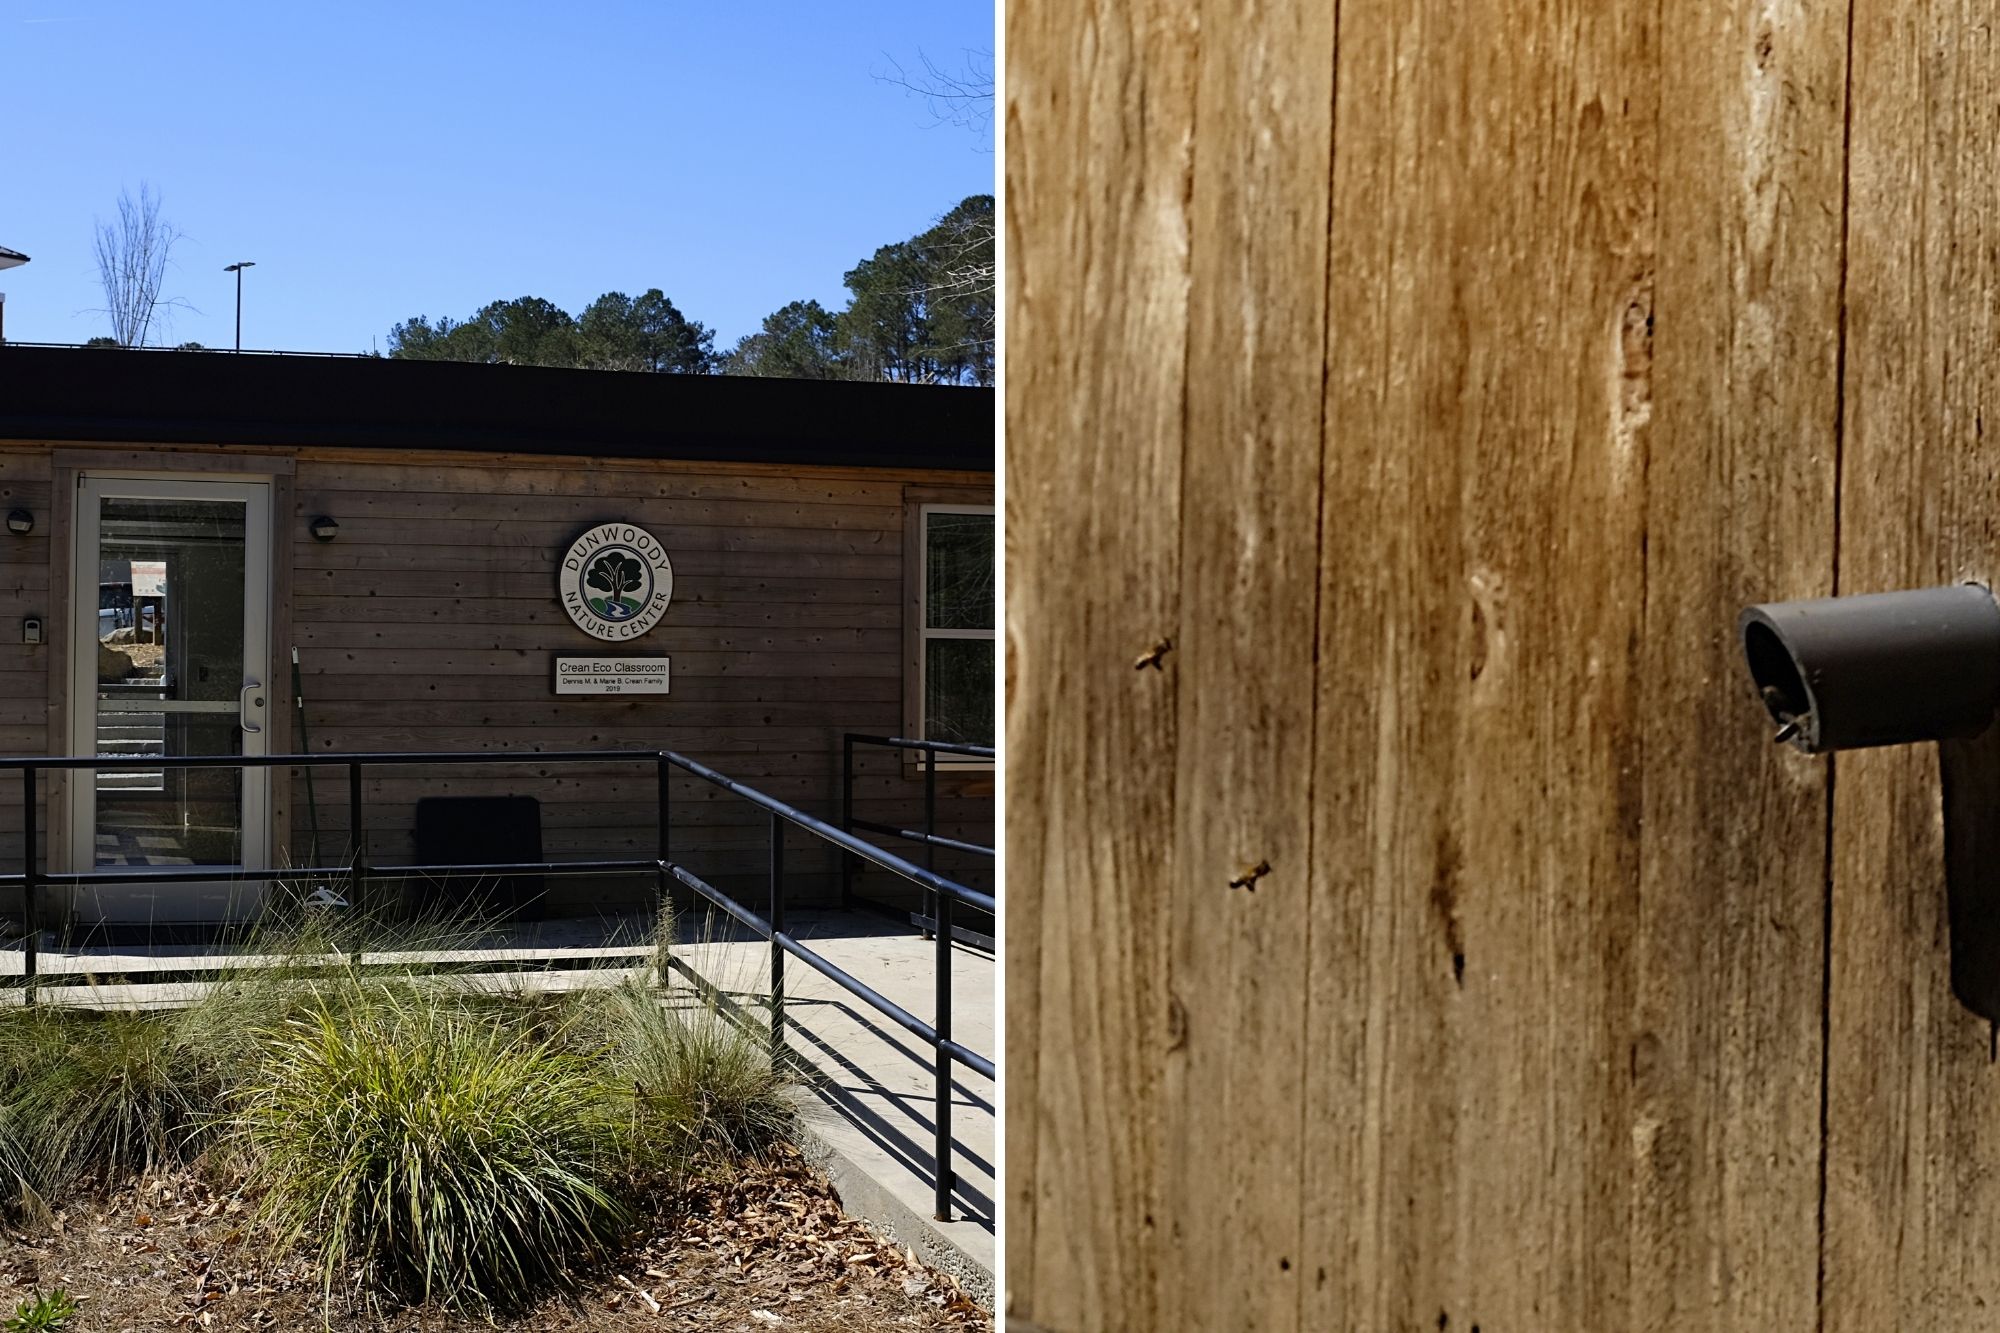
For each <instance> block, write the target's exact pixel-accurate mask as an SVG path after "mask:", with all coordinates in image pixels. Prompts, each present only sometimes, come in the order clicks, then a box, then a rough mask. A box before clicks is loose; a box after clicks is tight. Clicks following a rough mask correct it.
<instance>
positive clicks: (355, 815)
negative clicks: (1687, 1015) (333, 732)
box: [347, 762, 368, 967]
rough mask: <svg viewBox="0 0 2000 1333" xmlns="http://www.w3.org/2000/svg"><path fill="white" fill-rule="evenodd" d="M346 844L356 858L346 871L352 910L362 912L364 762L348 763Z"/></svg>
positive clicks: (364, 883) (364, 894)
mask: <svg viewBox="0 0 2000 1333" xmlns="http://www.w3.org/2000/svg"><path fill="white" fill-rule="evenodd" d="M347 846H348V849H349V855H351V856H352V857H353V858H354V859H353V862H352V866H353V868H352V869H351V870H349V871H348V872H347V878H348V885H347V890H348V893H349V894H351V895H352V897H353V901H354V908H353V910H354V911H355V912H356V913H362V912H365V911H366V910H367V906H368V837H367V834H366V833H364V832H363V825H362V823H361V765H360V764H359V763H358V762H350V763H349V764H348V765H347ZM354 965H355V966H356V967H359V966H361V954H360V953H359V951H357V952H356V953H355V955H354Z"/></svg>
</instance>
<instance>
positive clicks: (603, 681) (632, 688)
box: [556, 657, 667, 694]
mask: <svg viewBox="0 0 2000 1333" xmlns="http://www.w3.org/2000/svg"><path fill="white" fill-rule="evenodd" d="M666 692H667V659H666V658H664V657H558V658H557V659H556V693H557V694H665V693H666Z"/></svg>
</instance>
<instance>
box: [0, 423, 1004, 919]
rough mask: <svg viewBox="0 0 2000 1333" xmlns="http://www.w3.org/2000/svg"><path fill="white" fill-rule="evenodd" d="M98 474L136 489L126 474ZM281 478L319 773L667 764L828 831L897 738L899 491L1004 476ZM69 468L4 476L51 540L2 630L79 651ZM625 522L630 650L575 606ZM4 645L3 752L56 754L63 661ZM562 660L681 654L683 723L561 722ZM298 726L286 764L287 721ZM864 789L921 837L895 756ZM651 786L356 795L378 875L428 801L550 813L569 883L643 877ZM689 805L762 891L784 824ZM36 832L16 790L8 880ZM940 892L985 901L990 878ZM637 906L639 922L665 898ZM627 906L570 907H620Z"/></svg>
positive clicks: (2, 826)
mask: <svg viewBox="0 0 2000 1333" xmlns="http://www.w3.org/2000/svg"><path fill="white" fill-rule="evenodd" d="M94 456H96V455H93V454H86V453H83V452H82V451H75V450H69V449H64V450H63V451H62V453H61V457H62V458H63V459H65V460H69V459H72V458H76V457H83V458H88V457H94ZM103 457H104V458H105V460H106V463H107V465H117V466H133V465H135V460H134V458H133V456H132V454H131V453H130V451H119V452H118V453H117V454H116V456H115V458H114V456H113V455H112V454H111V453H106V454H104V455H103ZM147 457H153V458H162V459H164V458H174V459H177V460H179V461H180V462H181V463H183V464H186V463H188V462H189V461H191V460H192V461H194V462H195V463H196V464H197V465H199V463H200V461H201V460H202V459H203V458H204V457H206V458H208V459H212V460H213V466H214V467H215V468H217V469H221V470H227V469H229V468H230V467H232V466H233V467H236V468H238V469H242V468H245V467H251V468H253V469H254V466H255V464H254V462H252V461H246V457H245V455H244V454H243V453H242V452H241V451H234V452H229V453H221V452H218V453H214V454H207V455H204V454H202V453H201V452H200V451H189V450H173V451H165V450H162V451H159V452H158V453H155V454H147V455H144V456H142V457H140V458H138V459H137V460H136V461H137V462H138V463H143V462H144V461H145V458H147ZM283 457H284V458H285V460H286V464H287V466H288V467H289V468H290V469H291V472H292V475H290V476H289V477H287V478H286V481H287V483H288V486H287V488H286V491H285V493H286V494H287V495H288V496H289V500H288V502H287V503H286V504H285V507H284V508H285V512H281V513H279V514H277V515H276V516H275V518H274V528H275V531H276V532H277V534H278V548H279V549H278V553H277V560H278V563H279V565H280V567H281V568H286V567H288V573H289V589H288V591H287V592H286V594H285V598H284V600H286V601H288V603H289V611H288V612H287V611H286V609H285V608H284V607H280V611H279V615H278V617H277V618H276V619H277V622H278V628H277V631H276V636H275V637H276V639H277V644H276V652H275V657H274V662H273V670H274V673H275V674H276V676H277V677H278V684H279V686H280V687H281V688H280V689H279V694H280V696H281V697H282V699H283V701H284V702H285V703H286V704H287V705H289V703H290V699H291V694H290V690H289V688H288V685H287V682H288V679H289V676H288V673H289V662H288V660H287V653H288V647H289V645H296V646H297V648H298V651H299V657H300V663H301V674H302V677H303V683H304V689H305V698H306V707H305V713H306V725H307V730H308V736H309V740H310V748H311V749H312V751H314V752H315V753H327V752H342V751H398V750H480V751H491V752H495V753H498V752H501V751H525V750H536V749H542V750H567V749H594V748H600V747H602V748H635V749H639V748H671V749H676V750H680V751H682V752H684V753H686V754H688V755H689V756H690V757H692V758H696V759H699V760H701V761H703V762H705V763H708V764H710V765H712V766H714V767H716V768H718V769H720V770H721V771H723V772H725V773H727V774H729V775H730V776H732V777H736V778H739V779H741V780H742V781H745V782H748V783H750V784H751V785H753V786H756V787H758V788H760V789H762V790H764V791H767V792H769V793H771V794H772V795H775V796H778V797H780V798H781V799H784V800H787V801H791V802H793V803H795V804H798V805H800V806H801V807H803V808H804V809H806V810H808V811H811V812H813V813H817V814H820V815H822V816H827V817H834V816H837V814H838V811H839V770H840V737H841V735H842V733H843V732H846V731H863V732H873V733H877V734H898V733H900V732H901V731H902V730H903V726H904V711H903V710H904V683H903V672H904V629H903V614H904V601H905V589H904V583H903V570H904V563H905V562H904V495H905V491H906V489H912V490H915V491H917V492H919V493H928V492H929V491H930V490H931V489H934V488H936V487H937V486H939V485H940V484H946V483H950V484H955V485H958V486H961V487H969V488H970V490H971V491H972V492H973V493H980V492H982V491H983V492H984V493H985V494H986V495H988V496H990V494H991V483H990V478H979V477H966V476H964V475H963V474H949V473H931V472H910V473H902V472H890V471H884V470H877V469H837V468H821V469H810V468H808V469H800V468H780V467H742V468H737V467H730V466H727V465H721V464H681V463H675V464H667V463H648V462H641V461H634V460H615V459H599V460H590V461H588V462H587V463H580V462H578V461H577V460H550V459H543V458H535V457H531V456H524V455H465V454H456V455H453V454H434V455H410V454H398V453H388V452H375V451H363V450H345V449H341V450H334V449H323V450H305V451H299V452H297V453H296V454H291V453H286V454H284V455H283ZM50 459H51V451H50V450H49V449H47V448H41V449H37V448H34V447H32V446H22V447H19V448H15V449H12V450H9V451H7V452H5V453H0V512H4V509H5V508H6V507H7V506H8V505H9V504H12V503H21V504H24V505H25V506H26V507H28V508H30V509H32V510H33V511H34V512H35V514H36V517H37V527H36V534H35V535H34V536H32V537H30V538H27V539H11V540H13V541H14V543H15V546H14V550H15V552H16V554H15V555H13V556H9V557H8V558H6V559H5V561H4V562H0V576H4V597H5V601H6V608H7V609H8V611H9V613H10V614H11V613H12V612H13V611H14V610H16V609H18V611H19V613H20V614H29V613H31V612H33V613H39V614H44V615H46V616H47V617H48V621H49V625H50V632H51V634H52V635H60V634H61V633H62V632H63V622H64V619H65V618H64V617H63V616H62V614H61V608H59V607H57V606H54V605H51V604H50V599H49V594H48V593H47V592H46V591H45V590H46V588H47V586H48V581H49V563H48V562H49V554H48V552H49V545H50V542H49V537H48V534H49V532H50V531H51V530H52V529H54V528H58V527H64V526H66V525H62V524H57V523H52V522H49V521H48V518H49V514H48V509H49V495H48V490H49V487H48V478H49V475H50ZM15 497H18V498H15ZM320 514H328V515H332V516H333V517H334V518H336V519H337V520H338V521H339V523H340V533H339V537H338V539H337V540H335V541H333V542H330V543H323V542H319V541H316V540H314V539H313V537H312V536H311V534H310V531H309V524H310V521H311V520H312V519H313V518H314V517H315V516H317V515H320ZM612 518H616V519H623V520H628V521H631V522H634V523H637V524H639V525H641V526H643V527H646V528H648V529H650V530H651V531H652V532H653V533H654V535H656V536H657V537H659V538H660V539H661V540H662V541H663V542H664V544H665V545H666V547H667V549H668V553H669V556H670V558H671V559H672V561H673V564H674V574H675V580H674V598H673V603H672V606H671V608H670V609H669V611H668V613H667V615H666V618H665V619H664V620H663V621H662V623H661V624H660V626H659V627H658V628H656V629H655V630H653V631H652V632H651V633H649V634H648V635H647V636H646V637H645V638H644V639H643V640H640V641H638V642H637V643H635V644H633V645H630V646H629V647H626V646H619V645H612V644H607V643H603V642H600V641H598V640H595V639H592V638H590V637H589V636H587V635H585V634H584V633H583V632H582V631H581V630H579V629H577V628H576V627H575V626H574V625H573V624H572V623H571V622H570V620H569V618H568V616H567V615H566V614H565V613H564V611H563V610H562V607H561V605H560V603H559V602H558V600H557V597H556V592H555V575H556V566H557V562H558V561H559V559H560V557H561V554H562V551H563V549H564V548H565V547H566V546H567V545H568V543H569V541H570V540H571V539H572V538H574V537H575V536H576V535H577V534H578V533H579V532H581V531H583V530H584V529H585V528H586V527H588V526H589V525H590V524H591V523H592V522H593V521H599V520H605V519H612ZM280 582H281V584H282V583H283V582H284V580H280ZM7 628H8V629H9V630H10V631H11V630H12V629H13V628H14V624H13V623H12V622H8V624H7ZM5 638H11V640H12V641H11V642H0V679H4V681H5V682H6V683H7V684H8V685H9V686H10V693H9V696H8V697H7V699H6V700H5V701H4V704H0V707H4V708H5V709H6V710H7V711H6V714H5V719H4V721H0V740H5V741H6V744H5V747H4V748H5V750H6V752H8V753H38V752H45V751H46V749H47V748H48V747H49V746H50V745H52V744H54V742H53V741H52V740H51V739H50V735H51V734H50V731H49V727H48V715H49V712H50V709H51V694H50V679H49V673H48V670H47V669H46V666H45V665H44V664H45V662H46V658H45V657H43V656H41V655H40V654H42V653H44V652H45V651H46V650H39V649H24V648H22V647H21V646H20V645H19V642H18V639H19V636H18V633H12V634H9V635H0V639H5ZM558 653H566V654H579V655H599V654H609V655H617V654H621V653H637V654H662V653H664V654H667V655H669V656H670V657H671V658H672V662H673V668H672V669H673V677H672V691H671V693H670V694H669V696H668V697H667V698H665V699H651V698H622V699H621V698H578V697H565V698H561V699H558V698H557V697H556V696H555V695H554V693H553V690H552V685H551V680H552V672H553V658H554V656H555V655H556V654H558ZM56 706H57V707H58V708H59V707H60V703H59V701H58V703H57V705H56ZM274 711H275V710H274ZM283 711H284V712H285V713H286V714H287V715H288V716H287V717H286V718H285V722H286V725H285V727H284V728H283V729H282V730H283V736H284V741H285V744H290V743H291V742H292V738H293V736H294V734H295V733H294V732H293V730H292V726H291V718H290V716H289V714H290V713H291V709H290V708H289V706H287V707H286V708H285V709H284V710H283ZM17 715H18V722H17ZM274 739H275V736H274ZM857 770H858V776H857V782H856V811H857V813H858V814H861V815H863V816H865V817H872V818H877V819H881V820H884V821H890V820H894V821H896V822H907V821H910V820H911V819H913V818H920V817H921V811H922V804H921V796H922V787H921V784H920V783H919V782H917V781H914V780H913V779H912V778H911V776H910V774H909V772H908V771H907V770H906V768H905V767H904V766H903V765H902V764H901V763H900V762H899V761H898V760H897V759H896V758H895V757H893V756H890V755H888V754H886V753H869V752H866V751H864V752H863V755H862V758H861V760H860V762H859V763H858V764H857ZM321 772H322V775H321V776H320V778H319V779H318V781H317V792H316V796H317V804H318V807H319V823H320V834H321V847H322V851H323V853H324V854H329V855H332V856H335V857H338V856H340V855H341V854H342V853H343V851H344V848H345V846H346V840H347V810H346V779H345V776H344V774H342V773H339V772H327V771H325V770H322V771H321ZM654 781H655V780H654V771H653V768H652V766H651V765H650V764H642V765H633V764H615V765H603V766H597V765H592V766H588V767H577V766H563V767H559V768H557V767H551V768H549V769H547V770H546V771H543V770H537V769H532V768H530V769H527V770H522V769H512V770H498V769H495V770H470V769H462V768H461V769H429V770H402V771H388V770H378V771H377V772H375V773H373V774H370V775H369V776H368V777H367V779H366V781H365V782H364V796H365V799H366V802H367V818H368V833H369V841H370V852H371V856H372V857H374V858H375V859H377V860H381V861H384V862H392V861H401V860H405V859H407V858H409V857H411V856H412V855H413V848H412V846H411V839H410V832H411V828H412V824H413V809H414V803H415V801H416V800H417V799H418V798H419V797H421V796H426V795H450V794H467V793H497V792H510V791H518V792H528V793H531V794H534V795H537V796H538V797H540V799H541V801H542V821H543V846H544V850H545V852H546V853H547V854H548V855H549V856H550V857H551V858H552V859H596V858H600V857H624V856H645V855H650V852H651V848H652V847H653V846H654V840H655V828H656V817H655V810H656V806H655V800H654V791H655V786H654ZM940 790H941V792H942V794H943V799H942V800H941V802H940V824H941V825H942V826H945V827H947V829H948V830H955V831H956V832H957V833H958V835H959V836H965V837H969V838H973V839H976V840H980V841H990V840H991V838H992V834H993V825H992V802H991V792H992V783H991V779H990V775H979V776H974V777H970V778H963V777H960V778H948V779H946V780H944V782H943V783H942V785H941V789H940ZM303 796H304V794H303V790H302V787H301V785H300V784H299V782H298V781H297V780H296V779H294V780H293V781H292V784H291V791H290V797H291V813H290V818H289V821H288V824H289V826H287V824H286V823H285V822H283V821H282V819H281V823H280V827H279V829H278V833H277V838H276V854H277V856H278V858H279V859H280V861H281V863H282V862H283V861H286V860H289V861H291V862H293V863H300V862H302V861H303V860H305V859H306V857H307V854H308V851H309V843H310V829H309V821H308V817H307V809H306V804H305V801H304V798H303ZM672 800H673V803H674V839H675V850H676V856H677V857H678V858H679V859H681V860H683V861H685V862H686V864H688V866H689V867H690V868H691V869H693V870H695V872H696V873H698V874H702V875H704V876H705V877H709V878H712V879H714V880H716V881H717V882H719V883H723V884H726V885H727V884H734V885H747V884H750V883H756V884H758V886H759V887H760V888H761V879H759V878H758V876H760V875H761V873H762V868H763V865H764V860H763V856H764V851H763V849H764V847H765V846H766V841H767V823H768V821H767V819H766V818H765V817H763V816H760V815H758V814H756V813H755V812H754V811H753V810H752V808H751V807H749V806H748V805H747V804H746V803H744V802H742V801H739V800H736V799H734V798H731V797H728V796H727V795H726V794H725V793H722V792H720V791H718V790H716V789H714V788H712V787H708V786H707V785H706V784H703V783H700V782H698V781H696V780H694V779H691V778H685V777H684V778H682V779H680V780H678V781H676V782H675V784H674V786H673V791H672ZM17 808H18V802H17V801H15V800H14V798H13V797H12V795H11V793H10V794H8V795H4V796H0V857H4V856H7V855H9V854H10V853H9V849H10V847H11V849H12V851H11V854H13V855H16V856H18V853H19V846H20V842H19V837H20V835H19V828H20V818H19V815H18V813H17ZM9 838H11V839H13V841H12V843H11V844H10V843H9V842H7V839H9ZM790 845H791V846H792V847H793V848H794V849H795V850H794V852H793V855H792V859H791V867H790V868H791V869H793V870H794V871H795V872H797V880H796V884H797V898H798V900H799V901H801V902H807V903H811V902H815V901H824V900H825V899H826V898H827V895H828V893H829V892H830V890H831V887H832V883H833V881H832V878H831V874H830V872H831V870H832V868H833V866H834V861H833V858H832V857H831V855H830V854H829V853H828V852H826V851H825V850H824V844H821V843H818V841H817V840H813V839H808V838H806V837H805V836H804V835H794V837H793V839H792V840H791V844H790ZM906 850H907V849H906ZM947 860H950V858H947ZM940 869H943V870H946V871H947V873H952V872H957V873H961V874H963V875H965V876H966V877H968V878H979V879H980V882H982V883H990V882H991V875H990V863H989V865H981V864H979V863H977V862H969V863H964V864H960V863H958V862H957V861H952V863H951V864H949V865H947V864H945V863H943V862H941V863H940ZM624 884H625V892H624V896H625V897H627V898H632V897H635V896H637V895H639V894H642V893H644V892H649V891H650V890H649V888H646V887H645V886H641V885H639V884H638V883H637V882H635V881H629V880H628V881H625V882H624ZM885 887H886V886H885ZM611 888H612V886H610V885H592V886H588V889H587V891H586V892H585V893H583V894H582V895H577V894H570V895H568V898H569V900H570V901H572V902H578V903H579V904H580V905H581V904H584V903H597V902H602V901H606V899H605V897H604V893H605V892H607V891H609V890H610V889H611Z"/></svg>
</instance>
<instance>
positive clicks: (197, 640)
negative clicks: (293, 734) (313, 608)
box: [70, 474, 271, 922]
mask: <svg viewBox="0 0 2000 1333" xmlns="http://www.w3.org/2000/svg"><path fill="white" fill-rule="evenodd" d="M75 531H76V549H75V556H74V560H73V563H72V565H71V570H72V580H73V583H74V585H75V595H74V597H73V599H72V621H71V623H72V626H73V630H72V636H71V640H70V644H71V652H72V653H73V654H74V667H73V672H72V677H71V696H70V697H71V698H72V699H73V700H74V701H75V704H74V706H73V707H72V709H71V719H72V727H73V728H74V731H73V734H72V737H71V745H72V750H71V752H72V753H75V754H100V755H119V756H121V757H124V756H129V758H130V762H129V763H122V764H119V765H117V766H115V767H107V768H104V769H100V770H99V771H98V772H97V773H96V775H95V777H94V778H92V777H91V775H88V774H84V773H78V774H75V775H73V778H72V781H71V783H70V793H71V797H70V815H71V823H70V828H71V834H72V843H71V849H70V850H71V864H72V865H73V866H74V868H76V869H78V870H83V869H86V868H93V867H103V868H112V867H115V868H117V869H118V870H120V871H126V870H134V869H145V868H148V867H154V868H160V869H171V870H179V871H186V870H188V869H190V868H194V867H200V866H215V867H218V868H237V867H253V868H262V867H264V866H266V865H268V864H269V862H268V860H267V857H268V855H269V836H270V830H269V819H268V800H269V797H268V793H269V790H270V784H269V773H268V770H264V769H244V768H238V767H216V768H172V767H169V766H167V765H166V764H164V763H162V762H161V761H162V760H164V759H168V758H173V757H179V756H214V755H259V754H264V753H266V750H265V737H266V735H267V724H268V719H269V717H270V713H271V694H270V691H269V690H268V689H267V686H268V685H269V684H270V641H269V629H270V625H269V620H270V550H271V486H270V483H269V482H257V481H182V480H177V479H176V480H161V479H147V478H125V477H100V476H92V475H88V474H86V475H85V476H84V477H83V479H82V480H81V482H80V483H79V485H78V490H77V512H76V524H75ZM262 897H263V893H262V889H261V887H260V886H256V885H247V886H246V885H230V884H227V883H225V882H221V881H217V882H213V883H210V882H203V883H195V884H189V883H171V884H168V883H162V884H160V885H157V886H149V885H143V884H142V885H106V886H103V887H101V888H91V889H87V890H84V891H82V892H80V893H79V894H78V897H77V903H76V906H77V912H78V915H79V916H80V917H82V918H83V919H85V920H87V921H88V920H95V921H104V922H135V921H148V920H161V921H213V920H225V919H235V918H238V917H241V916H243V915H245V914H246V913H247V912H249V911H250V910H252V909H253V908H254V907H255V905H256V904H258V903H260V902H261V901H262Z"/></svg>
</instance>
